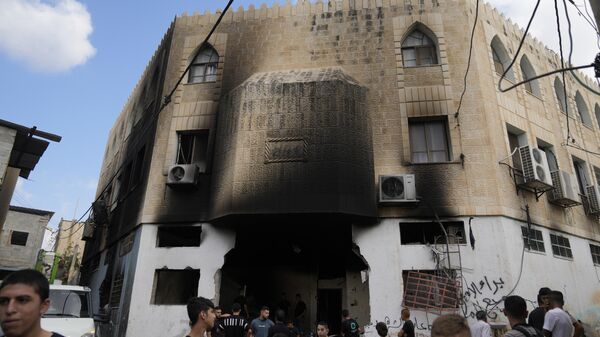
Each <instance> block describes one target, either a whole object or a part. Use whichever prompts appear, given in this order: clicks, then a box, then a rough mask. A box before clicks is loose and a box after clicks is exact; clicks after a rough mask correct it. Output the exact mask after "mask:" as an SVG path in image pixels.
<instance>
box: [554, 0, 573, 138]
mask: <svg viewBox="0 0 600 337" xmlns="http://www.w3.org/2000/svg"><path fill="white" fill-rule="evenodd" d="M563 1H564V0H563ZM563 4H564V3H563ZM565 6H566V5H565ZM565 10H566V8H565ZM558 13H559V12H558V0H554V14H555V15H556V28H557V29H558V46H559V50H560V66H561V67H564V66H565V56H564V54H563V45H562V32H561V30H560V15H559V14H558ZM569 27H570V25H569ZM569 32H570V31H569ZM572 48H573V43H572V41H571V50H572ZM562 81H563V97H564V98H565V106H564V108H565V114H566V115H567V143H569V140H571V128H570V126H569V96H568V94H567V81H566V77H565V73H564V72H562ZM557 96H558V95H557Z"/></svg>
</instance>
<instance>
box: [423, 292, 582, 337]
mask: <svg viewBox="0 0 600 337" xmlns="http://www.w3.org/2000/svg"><path fill="white" fill-rule="evenodd" d="M537 302H538V307H537V308H535V309H533V310H532V311H531V313H529V316H527V314H528V312H527V303H526V301H525V299H523V298H522V297H520V296H516V295H512V296H508V297H506V298H505V299H504V310H503V313H504V315H505V316H506V318H507V319H508V322H509V324H510V326H511V330H510V331H508V332H507V333H506V334H505V335H504V336H505V337H582V336H583V335H584V330H583V326H582V324H581V321H579V320H577V319H575V318H574V317H573V316H571V314H570V313H569V312H567V311H565V310H564V308H563V307H564V305H565V300H564V297H563V294H562V292H560V291H558V290H551V289H550V288H547V287H543V288H540V290H539V291H538V295H537ZM475 316H476V318H477V322H476V323H474V324H473V325H471V327H470V332H471V337H493V334H492V331H491V328H490V325H489V324H488V323H487V313H486V312H485V311H479V312H477V314H476V315H475ZM432 336H433V335H432Z"/></svg>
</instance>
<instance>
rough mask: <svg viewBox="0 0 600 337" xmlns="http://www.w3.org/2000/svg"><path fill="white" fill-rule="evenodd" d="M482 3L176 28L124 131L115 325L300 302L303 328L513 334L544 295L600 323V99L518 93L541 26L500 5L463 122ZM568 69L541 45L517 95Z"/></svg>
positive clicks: (109, 291) (91, 275) (115, 139)
mask: <svg viewBox="0 0 600 337" xmlns="http://www.w3.org/2000/svg"><path fill="white" fill-rule="evenodd" d="M476 10H477V8H476V2H475V1H473V0H445V1H441V0H432V1H430V0H427V1H418V2H415V1H412V2H411V1H396V0H360V1H358V0H355V1H353V0H343V1H330V2H329V3H326V4H324V3H321V2H317V3H310V2H308V1H298V3H297V4H293V5H292V4H290V3H287V4H285V5H277V4H276V5H273V6H272V7H267V6H264V5H263V6H260V8H255V7H253V6H250V7H249V8H247V9H243V8H240V9H239V10H237V11H231V12H228V13H226V15H225V16H224V19H223V21H222V22H221V24H220V25H219V27H218V28H217V30H216V31H215V33H214V34H213V35H212V37H211V38H210V40H209V41H208V42H209V43H208V44H205V45H201V43H202V41H203V40H204V38H205V37H206V36H207V34H208V32H209V31H210V29H211V28H212V26H213V25H214V23H215V22H216V20H217V18H218V16H219V13H205V14H204V15H198V14H195V15H191V16H189V15H182V16H178V17H177V18H176V19H175V21H174V22H173V24H172V26H171V27H170V28H169V30H168V31H167V33H166V34H165V36H164V38H163V40H162V42H161V44H160V45H159V47H158V49H157V51H156V53H155V55H154V56H153V58H152V59H151V61H150V63H149V64H148V67H147V68H146V71H145V72H144V74H143V75H142V78H141V80H140V82H139V83H138V85H137V86H136V88H135V89H134V90H133V92H132V94H131V97H130V98H129V100H128V102H127V103H126V105H125V107H124V109H123V112H122V113H121V115H120V116H119V117H118V119H117V121H116V122H115V124H114V126H113V128H112V129H111V131H110V134H109V139H108V143H107V147H106V153H105V158H104V162H103V166H102V171H101V176H100V180H99V185H98V192H97V197H98V201H97V202H96V203H95V205H94V221H93V223H92V222H90V223H89V225H88V226H87V228H86V233H85V234H84V237H85V238H86V239H87V240H89V241H88V243H87V244H86V248H85V254H84V259H83V266H82V281H83V282H84V283H85V284H87V285H89V286H90V287H91V288H92V289H93V292H94V305H95V307H96V310H98V309H99V308H103V310H107V311H108V312H109V313H110V314H109V315H110V323H109V324H106V326H105V327H103V329H107V330H110V333H111V334H112V335H114V336H138V335H144V334H152V333H155V332H156V331H160V332H161V334H166V335H182V334H183V333H185V330H186V329H187V327H188V320H187V315H186V309H185V303H186V301H187V299H188V298H189V297H191V296H204V297H208V298H211V299H213V300H214V301H215V302H216V303H217V304H219V305H221V306H223V307H225V308H226V309H227V308H229V307H230V305H231V304H232V303H233V302H234V301H239V300H240V299H241V298H240V296H244V299H243V300H244V301H245V302H246V304H247V307H248V310H249V311H250V313H256V312H257V310H258V309H259V308H260V306H261V305H263V304H266V305H270V306H271V307H277V306H281V303H282V302H286V301H284V297H287V302H290V308H289V311H290V315H291V314H292V312H293V308H294V305H295V301H294V297H295V295H296V294H300V295H301V298H302V301H303V302H305V304H306V318H305V319H304V320H302V321H301V322H300V323H301V325H303V326H302V327H303V328H304V329H309V328H310V327H312V326H313V325H314V323H315V322H316V321H318V320H326V321H329V322H330V324H331V326H332V332H336V331H337V329H339V320H340V317H339V316H340V311H341V309H342V308H347V309H349V311H350V314H351V315H352V316H353V317H356V318H357V320H358V322H359V324H361V325H364V326H366V334H368V335H372V336H375V331H374V324H375V322H378V321H385V322H388V323H389V326H390V329H391V330H392V331H394V329H395V330H398V329H399V327H400V325H401V323H400V318H399V317H400V311H401V309H402V307H403V306H407V307H409V308H412V309H413V316H414V317H413V321H415V322H416V328H417V332H418V333H420V334H424V335H429V328H430V325H429V323H430V322H431V321H432V320H433V319H434V318H435V316H436V315H438V314H440V313H442V312H447V311H453V312H459V313H461V314H463V315H465V316H466V317H471V318H472V317H474V313H475V312H476V311H478V310H486V311H487V312H488V317H489V320H490V321H492V322H495V323H497V324H498V325H502V324H504V323H506V319H505V317H504V316H503V315H502V314H501V312H500V309H499V307H500V308H502V304H501V300H502V297H503V296H506V295H508V294H513V293H514V294H519V295H521V296H523V297H525V298H526V299H528V300H530V301H531V305H532V306H533V304H534V302H535V300H536V295H537V290H538V288H540V287H542V286H548V287H550V288H553V289H559V290H561V291H563V292H564V293H565V297H566V299H567V308H568V309H569V310H570V312H571V313H572V314H574V315H575V316H577V317H578V318H579V319H581V320H582V321H583V322H584V323H586V324H587V326H588V327H590V329H592V331H595V330H594V329H596V328H598V327H600V319H599V316H600V300H598V297H599V296H600V286H599V281H598V276H597V272H598V270H597V269H598V266H600V231H599V230H598V226H599V224H598V218H597V214H598V212H599V210H600V204H598V198H597V196H598V190H597V188H596V185H597V184H598V183H599V182H600V179H598V178H600V158H598V157H597V156H595V155H593V154H591V153H589V152H588V151H595V150H597V148H598V146H599V145H600V138H599V137H600V132H599V129H598V128H599V127H600V125H599V124H600V119H599V118H600V105H599V104H600V100H598V98H597V97H595V96H593V95H591V94H590V93H589V92H588V91H587V90H586V89H585V87H584V86H583V85H581V84H580V83H577V82H576V80H575V79H574V78H573V77H572V76H571V75H569V76H567V83H563V82H562V77H560V76H559V77H546V78H543V79H539V80H537V81H534V82H531V83H530V84H529V85H525V86H521V87H518V88H516V89H514V90H511V91H508V92H506V93H502V92H500V91H499V90H498V89H497V83H498V80H499V78H500V73H502V72H504V71H505V70H506V69H507V67H508V65H509V63H510V61H511V60H512V58H513V57H514V52H515V51H516V48H517V46H518V43H519V41H520V38H521V35H522V31H521V30H520V29H519V28H518V27H516V26H515V25H513V24H512V23H511V22H510V21H507V20H506V19H505V18H504V17H503V16H502V15H500V14H499V13H498V12H497V11H496V10H495V9H493V8H491V7H490V6H489V5H483V4H481V5H480V8H479V9H478V10H479V22H478V25H477V28H476V30H475V36H474V48H473V59H472V61H471V64H470V74H469V77H468V81H467V90H466V94H465V96H464V100H463V102H462V106H461V108H460V111H458V112H457V109H458V104H459V99H460V95H461V92H462V90H463V87H464V85H463V77H464V74H465V70H466V68H467V59H468V51H469V42H470V34H469V33H468V32H470V30H471V27H472V24H473V20H474V17H475V12H476ZM196 55H197V57H195V56H196ZM190 64H191V67H190V70H189V72H188V73H186V74H185V76H184V79H183V83H181V84H180V85H177V86H176V84H177V80H178V79H179V78H180V77H181V76H182V73H183V72H184V71H185V70H186V68H187V67H188V65H190ZM560 67H561V66H560V60H559V57H558V56H557V55H556V54H555V53H554V52H551V51H549V50H548V49H547V48H546V47H544V46H543V45H541V44H540V43H539V42H537V41H536V40H534V39H533V38H527V40H526V42H525V47H524V49H523V51H522V53H520V55H518V62H516V63H515V66H514V67H512V68H511V69H510V70H509V71H508V73H507V81H506V82H507V83H509V82H510V83H515V82H518V81H521V80H523V79H528V78H532V77H534V76H535V75H536V74H541V73H544V72H547V71H551V70H555V69H558V68H560ZM583 81H586V82H584V83H587V85H592V84H591V81H589V80H588V79H583ZM564 86H566V87H567V95H566V96H565V95H564V91H563V90H562V88H563V87H564ZM173 88H176V89H175V91H174V92H173V95H172V96H171V100H170V102H168V104H166V105H164V108H163V105H162V104H163V100H162V98H163V97H164V96H166V95H168V94H169V93H170V92H171V90H172V89H173ZM594 116H595V117H596V118H593V117H594ZM567 121H569V123H568V125H569V126H568V127H569V129H568V130H569V132H568V133H567ZM567 134H568V135H569V136H570V137H571V139H575V142H574V143H570V144H571V145H570V146H568V147H567V146H564V143H565V139H566V137H567ZM436 280H439V282H438V281H436ZM434 281H436V282H434ZM418 285H424V286H425V287H426V289H427V293H423V292H420V291H417V288H416V287H417V286H418ZM284 294H285V295H284Z"/></svg>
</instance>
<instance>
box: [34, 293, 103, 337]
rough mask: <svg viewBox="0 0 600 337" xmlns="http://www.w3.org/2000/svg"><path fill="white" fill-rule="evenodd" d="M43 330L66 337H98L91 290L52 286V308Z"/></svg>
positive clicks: (43, 322)
mask: <svg viewBox="0 0 600 337" xmlns="http://www.w3.org/2000/svg"><path fill="white" fill-rule="evenodd" d="M42 328H43V329H45V330H48V331H54V332H57V333H59V334H61V335H64V336H66V337H97V335H96V332H95V328H94V316H93V313H92V301H91V296H90V288H88V287H81V286H69V285H50V308H49V309H48V312H46V314H45V315H44V316H43V317H42Z"/></svg>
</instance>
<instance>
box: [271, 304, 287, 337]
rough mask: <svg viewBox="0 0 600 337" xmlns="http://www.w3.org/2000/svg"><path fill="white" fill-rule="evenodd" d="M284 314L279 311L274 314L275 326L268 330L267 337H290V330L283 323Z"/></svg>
mask: <svg viewBox="0 0 600 337" xmlns="http://www.w3.org/2000/svg"><path fill="white" fill-rule="evenodd" d="M284 320H285V312H284V311H283V310H281V309H279V310H277V312H276V313H275V325H273V326H272V327H270V328H269V334H268V337H291V334H290V329H288V327H287V325H285V323H284Z"/></svg>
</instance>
